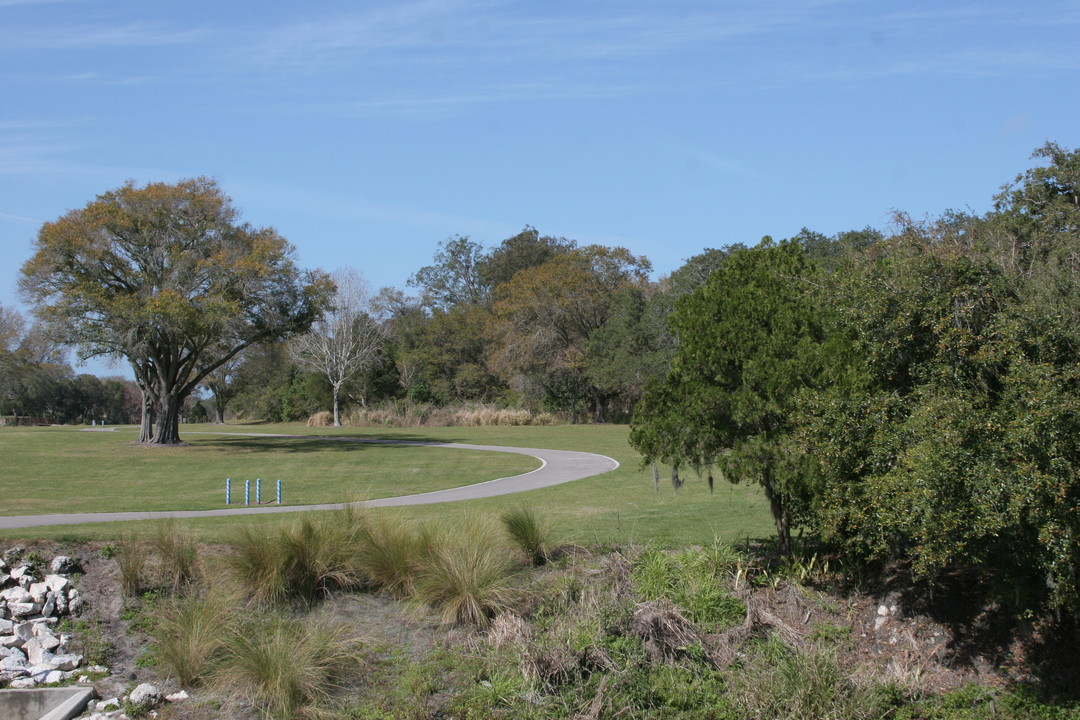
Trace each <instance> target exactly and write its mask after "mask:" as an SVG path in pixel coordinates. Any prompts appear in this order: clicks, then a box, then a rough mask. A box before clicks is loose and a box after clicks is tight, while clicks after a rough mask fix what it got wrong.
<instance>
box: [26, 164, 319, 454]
mask: <svg viewBox="0 0 1080 720" xmlns="http://www.w3.org/2000/svg"><path fill="white" fill-rule="evenodd" d="M332 287H333V286H332V283H331V282H330V281H329V279H328V278H327V277H326V276H325V274H323V273H319V272H315V273H305V272H302V271H300V270H299V269H298V268H297V266H296V264H295V263H294V262H293V247H292V246H291V245H290V244H289V243H288V242H287V241H286V240H285V239H284V238H282V237H281V236H280V235H279V234H278V233H277V231H276V230H274V229H273V228H256V227H253V226H251V225H249V224H247V223H241V222H240V221H239V213H238V211H237V210H236V209H235V208H234V207H233V205H232V202H231V200H230V198H229V197H228V196H227V195H226V194H225V193H224V192H223V191H222V190H221V188H220V187H218V185H217V183H216V182H215V181H214V180H212V179H209V178H195V179H188V180H181V181H180V182H178V183H176V184H175V185H170V184H166V183H150V184H148V185H146V186H145V187H136V186H135V184H134V183H132V182H128V183H126V184H125V185H124V186H123V187H120V188H118V189H116V190H110V191H109V192H106V193H104V194H102V195H99V196H98V197H97V198H96V199H95V200H93V201H92V202H90V203H89V204H87V205H86V207H84V208H82V209H80V210H73V211H71V212H68V213H67V214H66V215H64V216H62V217H60V218H59V219H57V220H56V221H54V222H48V223H45V224H44V225H43V226H42V228H41V230H40V231H39V233H38V238H37V241H36V243H35V252H34V255H33V256H32V257H31V258H30V259H29V260H28V261H27V262H26V264H25V265H23V268H22V276H21V278H20V288H21V290H22V292H23V294H24V296H25V297H26V299H27V300H28V301H30V302H31V303H33V304H34V305H35V307H36V311H37V314H38V315H39V317H40V318H41V319H42V320H44V321H45V322H46V323H47V324H48V326H49V327H50V328H51V330H52V332H53V333H54V334H55V336H56V337H57V338H59V339H61V340H63V341H64V342H66V343H70V344H74V345H76V346H78V349H79V354H80V356H81V357H83V358H88V357H94V356H101V355H105V356H113V357H124V358H126V359H127V360H128V361H129V362H130V363H131V368H132V371H133V372H134V374H135V379H136V382H137V383H138V384H139V387H140V389H141V390H142V392H143V397H144V408H145V409H146V410H147V411H148V412H147V413H145V414H144V422H143V429H142V433H141V435H140V440H141V441H143V442H150V443H154V444H175V443H179V442H180V436H179V427H178V422H179V410H180V408H181V407H182V404H183V402H184V400H185V399H186V398H187V397H188V396H189V395H190V394H191V392H192V391H193V390H194V389H195V387H196V386H197V385H198V384H199V383H201V382H203V381H204V380H205V379H206V378H207V377H208V376H209V374H210V373H211V372H213V371H214V369H216V368H218V367H219V366H221V365H222V364H223V363H225V362H227V361H228V360H229V359H230V358H232V357H234V356H235V355H236V354H237V353H239V352H241V351H242V350H243V349H244V348H247V347H249V346H251V345H254V344H256V343H260V342H264V341H268V340H276V339H281V338H285V337H288V336H291V335H293V334H295V333H298V332H302V331H304V330H306V329H307V328H308V327H309V326H310V325H311V323H312V321H313V320H314V319H315V318H316V317H318V315H319V313H320V312H321V310H322V309H323V307H324V306H325V305H326V303H327V300H328V298H329V296H330V294H331V292H332ZM151 415H152V416H153V418H154V420H155V421H156V423H155V425H154V426H153V427H152V428H151V424H150V422H149V421H150V416H151Z"/></svg>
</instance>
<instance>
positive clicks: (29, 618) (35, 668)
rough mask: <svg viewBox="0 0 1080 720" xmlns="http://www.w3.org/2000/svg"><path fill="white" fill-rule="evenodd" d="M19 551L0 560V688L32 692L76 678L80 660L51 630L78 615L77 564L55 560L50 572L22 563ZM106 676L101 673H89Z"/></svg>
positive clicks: (65, 559)
mask: <svg viewBox="0 0 1080 720" xmlns="http://www.w3.org/2000/svg"><path fill="white" fill-rule="evenodd" d="M22 555H23V552H22V549H21V548H13V549H11V550H9V551H8V552H6V553H4V555H3V557H0V686H3V685H5V684H7V685H8V686H9V687H12V688H30V687H34V686H35V685H39V684H44V683H57V682H62V681H65V680H68V679H69V678H72V677H74V676H76V675H77V674H80V671H79V670H78V668H79V666H80V665H82V664H83V657H82V655H78V654H76V653H74V652H71V651H70V648H69V645H70V643H71V640H72V636H71V634H70V633H60V632H57V631H56V630H55V628H56V626H57V624H58V623H59V622H60V618H62V617H65V616H68V615H78V614H79V611H80V610H81V608H82V603H83V601H82V598H81V597H80V596H79V591H78V590H76V589H75V587H74V586H72V584H71V574H72V573H73V572H75V571H77V570H78V563H76V562H75V561H74V560H72V559H71V558H70V557H67V556H65V555H58V556H56V557H55V558H53V560H52V562H51V563H50V564H49V572H48V573H44V572H40V571H39V570H38V568H37V566H36V565H35V564H34V563H31V562H25V561H22V560H20V558H21V557H22ZM91 670H99V671H104V668H92V669H91V668H87V669H86V670H83V671H82V672H83V673H85V672H87V671H91Z"/></svg>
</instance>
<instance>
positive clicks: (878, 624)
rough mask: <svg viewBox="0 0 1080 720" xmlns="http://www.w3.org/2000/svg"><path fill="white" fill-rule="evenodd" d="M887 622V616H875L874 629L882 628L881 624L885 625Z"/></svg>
mask: <svg viewBox="0 0 1080 720" xmlns="http://www.w3.org/2000/svg"><path fill="white" fill-rule="evenodd" d="M886 622H888V618H886V617H876V618H874V629H875V630H880V629H881V626H882V625H884V624H885V623H886Z"/></svg>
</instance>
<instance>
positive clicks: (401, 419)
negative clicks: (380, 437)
mask: <svg viewBox="0 0 1080 720" xmlns="http://www.w3.org/2000/svg"><path fill="white" fill-rule="evenodd" d="M312 417H313V418H314V417H315V416H312ZM345 422H346V424H348V425H356V426H372V425H374V426H380V425H390V426H394V427H479V426H491V425H499V426H515V425H555V424H558V423H559V422H560V419H559V418H558V417H557V416H555V415H553V414H552V413H549V412H539V413H537V412H533V411H531V410H526V409H515V408H500V407H496V406H494V405H463V406H462V405H448V406H439V405H433V404H431V403H417V402H411V401H402V402H398V403H392V404H387V405H381V406H378V407H365V408H356V409H354V410H352V411H351V412H350V413H349V414H348V417H347V419H346V420H345ZM309 424H310V421H309Z"/></svg>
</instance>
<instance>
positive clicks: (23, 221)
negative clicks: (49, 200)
mask: <svg viewBox="0 0 1080 720" xmlns="http://www.w3.org/2000/svg"><path fill="white" fill-rule="evenodd" d="M0 219H2V220H6V221H8V222H14V223H19V224H20V225H40V224H41V221H40V220H38V219H36V218H29V217H23V216H22V215H12V214H11V213H5V212H0Z"/></svg>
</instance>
